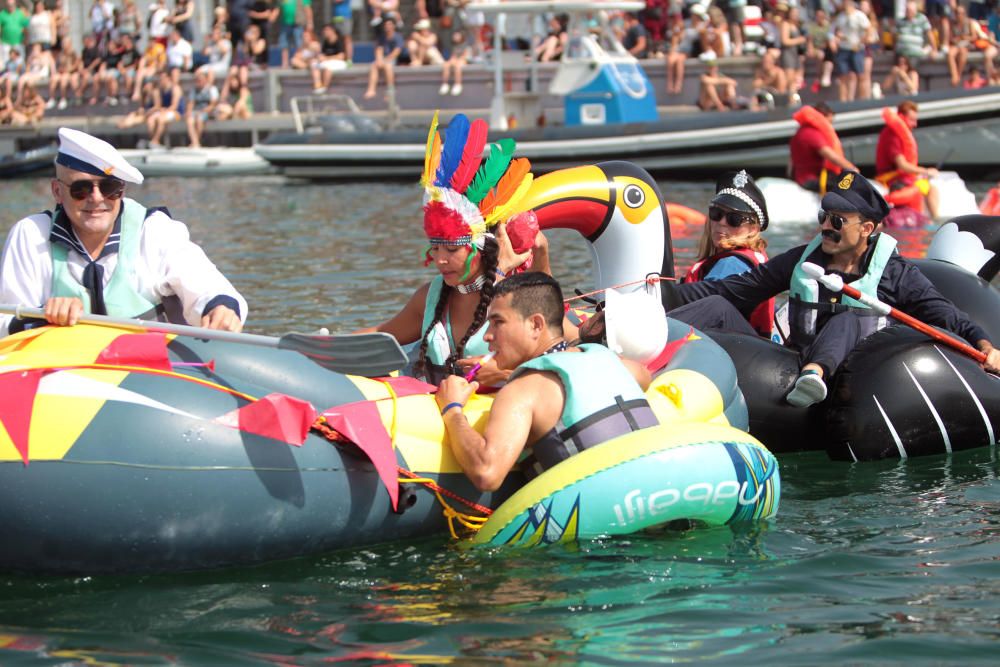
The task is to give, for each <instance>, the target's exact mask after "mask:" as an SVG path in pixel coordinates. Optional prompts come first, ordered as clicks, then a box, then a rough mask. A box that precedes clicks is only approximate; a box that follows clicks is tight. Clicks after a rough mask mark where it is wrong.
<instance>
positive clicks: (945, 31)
mask: <svg viewBox="0 0 1000 667" xmlns="http://www.w3.org/2000/svg"><path fill="white" fill-rule="evenodd" d="M641 17H642V24H643V27H644V29H645V31H646V32H647V33H648V36H649V43H650V44H651V45H652V46H651V49H652V53H653V57H663V58H664V59H665V60H666V63H667V81H666V92H667V94H668V95H676V94H678V93H680V92H681V89H682V88H681V86H682V84H683V80H684V69H685V63H687V62H688V61H689V60H690V59H692V58H699V59H701V60H703V61H706V62H709V63H711V62H713V61H715V60H716V59H719V58H726V57H730V56H740V55H743V56H755V57H758V58H759V59H760V61H759V66H758V68H757V70H756V73H755V76H754V79H753V82H752V84H751V90H747V91H743V94H741V91H739V90H737V89H736V87H735V85H736V82H735V80H733V79H732V78H731V77H727V76H725V75H723V74H720V73H719V71H718V68H717V67H715V66H710V67H708V68H707V71H706V72H705V74H703V75H702V76H701V78H700V91H699V98H698V100H699V101H698V103H699V106H701V107H703V108H705V109H713V110H725V109H732V108H753V107H755V106H757V105H760V104H762V103H764V102H770V103H773V99H774V98H775V97H777V96H786V97H787V96H791V97H794V96H795V95H797V94H798V93H799V91H801V90H803V89H805V88H810V89H811V90H812V91H813V92H819V91H820V90H821V89H825V88H830V87H831V86H833V87H835V88H834V90H835V91H836V98H837V99H838V100H839V101H853V100H857V99H870V98H873V97H880V96H881V95H883V94H889V93H898V94H903V95H909V94H914V93H917V92H919V91H920V90H922V88H921V75H920V72H921V69H922V68H923V67H924V65H925V64H926V63H928V62H930V61H940V62H944V63H947V66H948V71H949V74H950V79H951V85H952V86H954V87H964V88H976V87H983V86H987V85H1000V72H998V70H997V63H996V60H997V55H998V40H1000V3H998V2H997V0H982V1H981V0H923V1H918V0H896V1H895V2H888V0H881V1H880V0H807V1H806V2H805V3H804V4H793V3H786V1H785V0H778V1H777V2H775V3H773V4H772V3H771V2H768V1H761V0H711V2H710V4H708V5H704V4H702V3H701V0H699V1H698V2H695V3H693V4H688V3H685V2H678V1H677V0H648V3H647V9H646V10H645V11H644V12H642V13H641ZM879 53H883V54H886V55H888V56H891V57H892V59H893V60H892V62H893V65H892V66H891V68H890V71H889V73H888V74H887V76H886V77H885V78H884V79H882V80H873V77H872V71H873V64H874V61H875V57H876V55H877V54H879ZM972 53H979V54H980V56H979V57H977V58H976V59H975V63H970V58H969V56H970V54H972Z"/></svg>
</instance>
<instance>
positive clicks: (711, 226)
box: [684, 170, 774, 338]
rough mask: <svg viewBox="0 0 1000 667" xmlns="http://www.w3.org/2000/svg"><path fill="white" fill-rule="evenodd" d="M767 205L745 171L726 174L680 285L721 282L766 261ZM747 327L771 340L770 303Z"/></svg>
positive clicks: (757, 310)
mask: <svg viewBox="0 0 1000 667" xmlns="http://www.w3.org/2000/svg"><path fill="white" fill-rule="evenodd" d="M767 222H768V219H767V203H766V202H765V201H764V194H763V193H762V192H761V191H760V189H759V188H758V187H757V185H756V184H755V183H754V182H753V178H752V177H751V176H750V174H748V173H747V172H746V171H745V170H740V171H733V172H727V173H725V174H723V175H722V176H721V177H719V180H718V181H717V182H716V184H715V197H713V198H712V201H711V202H709V205H708V218H706V220H705V231H704V232H703V233H702V236H701V241H699V243H698V258H697V259H696V260H695V263H694V265H692V266H691V268H690V269H689V270H688V272H687V275H686V276H685V277H684V282H696V281H699V280H722V279H723V278H728V277H729V276H735V275H739V274H741V273H745V272H747V271H749V270H750V269H752V268H753V267H755V266H757V265H758V264H763V263H764V262H766V261H767V255H766V254H765V253H764V250H765V249H766V248H767V240H766V239H765V238H764V237H763V236H761V232H763V231H764V230H765V229H767ZM750 324H751V325H752V326H753V328H754V329H755V330H756V331H757V332H758V333H759V334H760V335H761V336H764V337H766V338H770V337H771V329H772V328H773V327H774V299H769V300H767V301H765V302H763V303H761V304H760V305H759V306H757V307H756V308H755V309H754V311H753V313H751V315H750Z"/></svg>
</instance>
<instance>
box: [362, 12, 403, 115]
mask: <svg viewBox="0 0 1000 667" xmlns="http://www.w3.org/2000/svg"><path fill="white" fill-rule="evenodd" d="M404 50H405V47H404V45H403V36H402V35H400V34H399V33H398V32H396V22H395V21H393V20H392V19H386V20H385V22H384V23H383V25H382V34H381V35H379V37H378V39H377V40H376V41H375V60H374V61H372V64H371V69H369V70H368V88H367V90H365V94H364V98H365V99H366V100H370V99H372V98H373V97H375V89H376V88H377V87H378V79H379V74H382V75H384V76H385V85H386V88H389V89H393V88H395V85H396V73H395V71H394V68H395V67H396V60H397V59H398V58H400V57H401V56H403V53H404Z"/></svg>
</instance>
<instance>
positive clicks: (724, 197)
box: [711, 169, 768, 231]
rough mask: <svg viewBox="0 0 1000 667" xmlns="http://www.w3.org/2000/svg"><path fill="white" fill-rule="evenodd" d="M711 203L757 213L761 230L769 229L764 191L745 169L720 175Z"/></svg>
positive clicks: (743, 211) (753, 213)
mask: <svg viewBox="0 0 1000 667" xmlns="http://www.w3.org/2000/svg"><path fill="white" fill-rule="evenodd" d="M711 203H712V204H719V205H721V206H725V207H726V208H731V209H732V210H734V211H739V212H741V213H750V214H751V215H755V216H757V222H759V223H760V231H764V230H765V229H767V223H768V217H767V202H765V201H764V193H763V192H761V191H760V188H758V187H757V184H756V183H754V182H753V177H752V176H751V175H750V174H748V173H747V172H746V170H745V169H740V170H739V171H730V172H726V173H725V174H723V175H722V176H720V177H719V180H718V181H716V183H715V196H714V197H713V198H712V201H711Z"/></svg>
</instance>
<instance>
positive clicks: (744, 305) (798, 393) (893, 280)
mask: <svg viewBox="0 0 1000 667" xmlns="http://www.w3.org/2000/svg"><path fill="white" fill-rule="evenodd" d="M736 190H739V188H734V193H735V191H736ZM735 194H737V195H739V193H735ZM744 194H745V193H744ZM747 197H748V199H749V195H747ZM821 205H822V208H821V209H820V211H819V219H818V222H819V227H820V233H819V234H818V235H817V236H816V237H815V238H814V239H813V240H812V242H810V243H809V244H807V245H805V246H799V247H797V248H792V249H791V250H788V251H787V252H784V253H782V254H780V255H777V256H776V257H772V258H771V259H770V260H769V261H767V262H764V263H763V264H759V265H757V266H756V267H754V268H753V269H751V270H750V271H748V272H746V273H743V274H740V275H738V276H732V277H729V278H726V279H724V280H717V281H702V282H693V283H685V284H683V285H679V286H678V287H676V288H675V289H664V291H663V294H664V305H665V306H666V307H667V308H668V311H669V315H670V317H673V318H675V319H678V320H681V321H684V322H687V323H688V324H691V325H692V326H695V327H698V328H700V329H706V330H711V329H725V330H730V331H735V332H737V333H746V334H747V335H757V334H756V332H755V331H754V329H753V328H752V327H751V326H750V324H749V323H748V322H747V320H746V316H747V315H748V314H749V313H750V312H751V311H753V309H754V308H756V307H757V305H758V304H759V303H761V302H763V301H766V300H767V299H770V298H772V297H774V296H775V295H777V294H779V293H781V292H784V291H785V290H788V291H789V300H788V303H789V318H788V323H789V335H788V340H787V341H786V343H785V344H786V345H788V346H789V347H792V348H793V349H796V350H798V351H799V356H800V359H801V361H802V371H801V374H800V375H799V377H798V379H797V380H796V381H795V385H794V387H793V388H792V390H791V391H790V392H789V393H788V395H787V397H786V400H787V401H788V402H789V403H791V404H792V405H796V406H802V407H804V406H808V405H812V404H813V403H818V402H820V401H822V400H823V399H825V398H826V394H827V387H826V381H825V379H824V378H829V377H830V376H831V375H832V374H833V373H834V372H836V370H837V368H838V367H839V366H840V364H841V362H842V361H843V360H844V359H845V358H846V357H847V355H848V354H849V353H850V352H851V350H853V349H854V347H855V346H856V345H857V344H858V343H859V342H860V341H861V340H862V339H864V338H865V337H867V336H868V335H870V334H872V333H874V332H875V331H877V330H878V329H879V328H881V327H884V326H886V325H887V322H886V321H885V318H884V317H881V316H879V314H878V313H875V311H873V310H871V309H869V308H867V307H865V306H863V304H860V303H856V302H854V301H853V300H851V299H849V298H848V297H845V296H844V295H842V294H840V293H838V292H832V291H830V290H827V289H826V288H825V287H824V286H823V285H821V284H818V283H817V281H815V280H813V279H811V278H809V277H808V275H807V274H806V273H805V271H804V270H803V268H802V265H803V264H804V263H805V262H812V263H814V264H818V265H819V266H821V267H823V268H824V269H825V270H826V272H827V273H835V274H838V275H840V276H841V277H842V278H843V279H844V282H845V283H847V284H853V286H854V287H856V288H857V289H858V290H859V291H861V292H862V293H864V294H868V295H869V296H873V297H877V298H878V299H879V300H881V301H884V302H886V303H888V304H889V305H891V306H894V307H896V308H898V309H899V310H901V311H903V312H905V313H907V314H909V315H913V316H914V317H916V318H917V319H920V320H923V321H924V322H926V323H928V324H932V325H936V326H939V327H942V328H944V329H947V330H949V331H951V332H952V333H955V334H957V335H958V336H960V337H961V338H963V339H965V340H966V341H968V342H969V343H970V344H971V345H973V346H975V347H976V348H978V349H979V350H981V351H982V352H984V353H985V354H986V355H987V357H986V363H985V364H984V366H985V368H986V370H988V371H991V372H994V373H996V372H997V371H1000V350H996V349H994V347H993V345H992V344H991V343H990V340H989V338H988V336H987V334H986V332H985V331H984V330H983V328H982V327H980V326H979V325H978V324H976V323H975V322H973V321H971V320H970V319H969V317H968V316H967V315H966V314H965V313H963V312H962V311H960V310H958V309H957V308H956V307H955V305H954V304H952V303H951V301H949V300H948V299H946V298H945V297H944V296H943V295H942V294H941V293H940V292H938V291H937V289H936V288H935V287H934V285H932V284H931V282H930V281H929V280H928V279H927V277H926V276H924V274H922V273H921V272H920V269H918V268H917V267H916V266H914V265H913V264H911V263H909V262H908V261H907V260H905V259H904V258H903V257H902V256H900V255H899V253H898V252H896V241H895V239H893V238H892V237H891V236H889V235H888V234H886V233H879V232H878V229H879V225H880V224H881V222H882V220H883V219H884V218H885V216H886V215H888V213H889V206H888V204H886V202H885V200H884V199H883V198H882V195H880V194H879V193H878V191H877V190H875V188H873V187H872V185H871V183H869V182H868V181H867V180H866V179H865V178H864V177H863V176H861V174H859V173H857V172H853V171H846V172H843V173H841V174H840V177H839V179H838V180H837V182H836V183H834V184H833V187H832V188H831V189H830V191H829V192H827V193H826V195H825V196H824V197H823V201H822V204H821ZM681 304H686V305H681ZM678 305H680V307H678V308H674V309H673V310H669V309H670V307H671V306H678Z"/></svg>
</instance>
